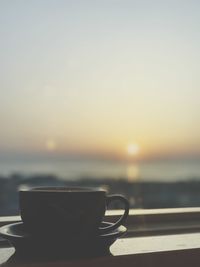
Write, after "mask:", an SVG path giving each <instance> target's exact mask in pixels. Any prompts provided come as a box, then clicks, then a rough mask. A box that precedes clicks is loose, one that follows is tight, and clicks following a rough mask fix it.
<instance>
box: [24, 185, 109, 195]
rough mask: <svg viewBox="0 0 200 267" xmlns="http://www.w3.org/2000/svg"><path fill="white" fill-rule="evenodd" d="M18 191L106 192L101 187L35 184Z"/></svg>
mask: <svg viewBox="0 0 200 267" xmlns="http://www.w3.org/2000/svg"><path fill="white" fill-rule="evenodd" d="M19 192H23V193H24V192H28V193H45V194H46V193H97V192H104V193H105V192H106V190H104V189H103V188H101V187H82V186H69V187H68V186H37V187H30V188H25V189H20V190H19Z"/></svg>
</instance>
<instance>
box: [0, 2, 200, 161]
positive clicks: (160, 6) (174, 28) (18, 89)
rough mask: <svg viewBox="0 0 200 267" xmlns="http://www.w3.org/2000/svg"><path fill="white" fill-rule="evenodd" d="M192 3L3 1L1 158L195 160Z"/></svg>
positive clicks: (198, 5)
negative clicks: (8, 156)
mask: <svg viewBox="0 0 200 267" xmlns="http://www.w3.org/2000/svg"><path fill="white" fill-rule="evenodd" d="M199 13H200V2H199V1H196V0H190V1H189V0H188V1H185V0H173V1H172V0H168V1H164V0H159V1H158V0H157V1H156V0H151V1H149V0H140V1H135V0H132V1H128V0H123V1H121V0H106V1H105V0H98V1H97V0H96V1H95V0H91V1H87V0H86V1H83V0H75V1H74V0H70V1H69V0H68V1H67V0H65V1H64V0H63V1H62V0H55V1H54V0H48V1H47V0H42V1H41V0H40V1H39V0H34V1H26V0H1V1H0V40H1V41H0V155H15V154H16V155H22V154H23V155H42V154H44V155H49V154H51V155H55V156H59V155H74V156H80V157H86V156H88V157H96V156H97V157H103V158H104V157H105V158H107V157H108V158H124V157H127V156H131V155H134V156H135V157H137V158H138V159H141V160H145V159H146V160H151V159H161V158H168V159H173V158H182V157H183V158H197V157H200V123H199V122H200V119H199V116H200V115H199V114H200V103H199V102H200V90H199V88H200V75H199V69H200V53H199V47H200V31H199V25H200V17H199Z"/></svg>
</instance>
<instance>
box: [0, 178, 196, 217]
mask: <svg viewBox="0 0 200 267" xmlns="http://www.w3.org/2000/svg"><path fill="white" fill-rule="evenodd" d="M38 186H85V187H103V188H105V189H106V190H107V191H108V194H122V195H124V196H126V197H127V198H128V199H129V202H130V206H131V208H133V209H134V208H135V209H140V208H144V209H154V208H175V207H195V206H200V182H199V181H198V180H193V181H181V182H180V181H179V182H146V181H145V182H144V181H143V182H142V181H135V182H130V181H128V180H125V179H118V180H116V179H109V178H102V179H95V180H94V179H91V178H89V177H88V178H87V177H84V178H82V179H79V180H76V181H65V180H63V179H60V178H58V177H56V176H53V175H33V176H29V177H25V176H23V175H21V174H13V175H11V176H9V177H4V176H0V216H8V215H18V214H19V205H18V203H19V202H18V191H19V189H20V188H27V187H38ZM110 208H112V209H118V208H122V207H121V206H120V205H119V203H117V202H116V203H114V204H113V206H111V207H110Z"/></svg>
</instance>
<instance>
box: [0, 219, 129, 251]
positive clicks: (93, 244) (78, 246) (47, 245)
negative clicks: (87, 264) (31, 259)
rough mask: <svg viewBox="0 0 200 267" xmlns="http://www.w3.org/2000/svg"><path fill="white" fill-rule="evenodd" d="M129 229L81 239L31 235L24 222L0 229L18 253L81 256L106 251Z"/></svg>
mask: <svg viewBox="0 0 200 267" xmlns="http://www.w3.org/2000/svg"><path fill="white" fill-rule="evenodd" d="M109 225H112V223H109V222H102V223H101V227H106V226H109ZM126 231H127V229H126V227H124V226H123V225H121V226H120V227H118V228H117V229H115V230H113V231H110V232H109V233H106V234H101V235H98V236H94V237H87V238H85V239H80V238H78V237H74V238H67V237H66V236H65V237H64V238H62V237H60V236H58V237H57V238H56V235H55V234H54V235H51V234H49V236H48V237H47V236H45V238H44V237H43V236H42V237H41V236H34V235H31V234H29V233H28V232H27V231H26V230H25V227H24V224H23V222H19V223H13V224H9V225H5V226H3V227H1V228H0V236H1V237H3V238H5V239H7V240H8V241H9V242H10V244H11V245H12V246H14V247H15V250H16V251H17V252H19V253H20V252H23V254H25V253H28V254H30V253H31V254H32V253H34V254H43V255H45V254H48V255H50V254H51V253H53V254H63V253H64V254H73V253H76V254H79V253H83V254H84V253H86V252H95V251H106V250H109V247H110V246H111V245H112V244H113V243H114V242H115V241H116V240H117V238H119V237H121V236H122V235H124V234H125V233H126Z"/></svg>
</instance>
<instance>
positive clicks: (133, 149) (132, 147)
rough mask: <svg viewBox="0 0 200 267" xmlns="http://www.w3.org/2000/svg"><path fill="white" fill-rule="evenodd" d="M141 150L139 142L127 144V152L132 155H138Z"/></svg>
mask: <svg viewBox="0 0 200 267" xmlns="http://www.w3.org/2000/svg"><path fill="white" fill-rule="evenodd" d="M139 151H140V147H139V145H138V144H129V145H128V146H127V153H128V155H130V156H136V155H138V153H139Z"/></svg>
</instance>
